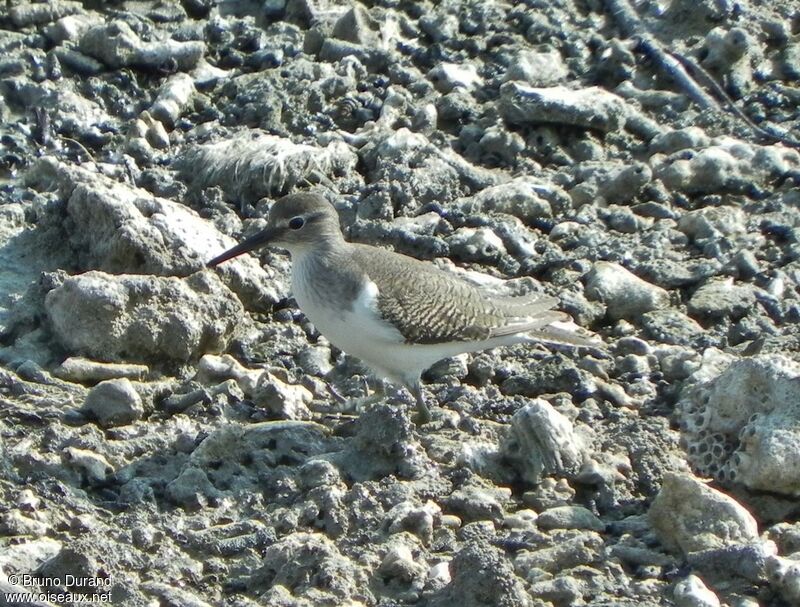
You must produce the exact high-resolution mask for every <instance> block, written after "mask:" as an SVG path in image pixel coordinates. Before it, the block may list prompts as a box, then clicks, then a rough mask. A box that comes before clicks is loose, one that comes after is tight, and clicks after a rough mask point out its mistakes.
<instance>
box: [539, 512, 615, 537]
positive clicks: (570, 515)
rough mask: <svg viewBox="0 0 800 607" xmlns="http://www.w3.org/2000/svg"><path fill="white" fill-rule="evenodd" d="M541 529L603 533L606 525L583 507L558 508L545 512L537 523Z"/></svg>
mask: <svg viewBox="0 0 800 607" xmlns="http://www.w3.org/2000/svg"><path fill="white" fill-rule="evenodd" d="M536 524H537V526H538V527H539V529H544V530H548V531H549V530H551V529H588V530H590V531H598V532H603V531H605V529H606V525H605V523H604V522H603V521H601V520H600V519H599V518H598V517H597V516H596V515H595V514H594V513H593V512H592V511H591V510H587V509H586V508H584V507H583V506H557V507H555V508H550V509H549V510H545V511H544V512H542V513H541V514H540V515H539V518H538V519H537V521H536Z"/></svg>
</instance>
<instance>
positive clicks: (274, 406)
mask: <svg viewBox="0 0 800 607" xmlns="http://www.w3.org/2000/svg"><path fill="white" fill-rule="evenodd" d="M312 399H313V396H312V394H311V392H310V391H309V390H308V389H307V388H305V387H303V386H301V385H299V384H289V383H286V382H283V381H281V380H280V379H278V378H277V377H276V376H275V375H273V374H272V373H269V372H266V373H264V374H263V375H262V376H261V379H260V380H259V382H258V388H257V390H256V392H255V394H254V396H253V400H254V401H255V403H256V405H257V406H259V407H262V408H264V409H266V410H267V411H269V412H271V413H273V414H275V415H276V416H277V417H279V418H280V419H311V411H309V409H308V404H309V403H310V402H311V400H312Z"/></svg>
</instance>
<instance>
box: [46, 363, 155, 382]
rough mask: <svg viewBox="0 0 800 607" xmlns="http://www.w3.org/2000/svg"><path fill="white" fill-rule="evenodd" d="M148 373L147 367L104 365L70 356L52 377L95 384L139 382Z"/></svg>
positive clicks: (117, 364)
mask: <svg viewBox="0 0 800 607" xmlns="http://www.w3.org/2000/svg"><path fill="white" fill-rule="evenodd" d="M149 372H150V369H149V367H147V365H134V364H122V363H104V362H100V361H97V360H89V359H88V358H82V357H80V356H71V357H70V358H67V359H66V360H65V361H64V362H62V363H61V364H60V365H59V366H58V367H56V369H55V370H54V371H53V375H55V376H56V377H59V378H61V379H63V380H66V381H71V382H79V383H84V384H96V383H99V382H101V381H105V380H108V379H120V378H126V379H132V380H134V381H139V380H142V379H144V378H145V377H146V376H147V374H148V373H149Z"/></svg>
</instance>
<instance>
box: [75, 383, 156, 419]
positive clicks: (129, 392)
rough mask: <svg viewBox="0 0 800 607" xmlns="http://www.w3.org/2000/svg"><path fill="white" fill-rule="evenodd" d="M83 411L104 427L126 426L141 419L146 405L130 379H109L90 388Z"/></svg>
mask: <svg viewBox="0 0 800 607" xmlns="http://www.w3.org/2000/svg"><path fill="white" fill-rule="evenodd" d="M83 411H84V412H85V413H88V414H89V415H91V416H93V417H94V418H95V419H96V420H97V423H98V424H100V426H102V427H103V428H112V427H114V426H124V425H126V424H130V423H133V422H135V421H136V420H138V419H140V418H141V417H142V415H143V414H144V406H143V405H142V398H141V397H140V396H139V393H138V392H136V390H134V389H133V385H132V384H131V382H130V380H129V379H126V378H122V379H109V380H107V381H103V382H100V383H99V384H97V385H96V386H95V387H94V388H92V389H91V390H89V394H88V395H87V396H86V401H85V402H84V403H83Z"/></svg>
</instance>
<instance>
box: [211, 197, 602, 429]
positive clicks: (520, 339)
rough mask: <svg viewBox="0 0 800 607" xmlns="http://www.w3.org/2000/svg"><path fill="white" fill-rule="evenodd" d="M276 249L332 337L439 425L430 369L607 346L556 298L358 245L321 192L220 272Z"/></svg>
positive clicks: (285, 212) (302, 299)
mask: <svg viewBox="0 0 800 607" xmlns="http://www.w3.org/2000/svg"><path fill="white" fill-rule="evenodd" d="M265 245H271V246H274V247H279V248H283V249H287V250H288V251H289V253H290V255H291V258H292V291H293V293H294V297H295V299H296V300H297V303H298V305H299V306H300V309H301V310H302V311H303V313H304V314H305V315H306V316H307V317H308V319H309V320H310V321H311V322H312V323H313V324H314V326H315V327H316V328H317V330H318V331H319V332H320V333H322V334H323V335H324V336H325V337H326V338H327V339H328V341H330V342H331V343H332V344H333V345H335V346H336V347H338V348H340V349H341V350H343V351H344V352H346V353H348V354H350V355H352V356H355V357H357V358H359V359H361V360H362V361H363V362H364V363H366V364H367V365H368V366H369V367H370V368H371V369H372V370H373V371H374V372H375V373H376V374H377V375H379V376H381V377H382V378H384V379H388V380H389V381H393V382H396V383H400V384H402V385H403V386H405V387H406V388H407V389H408V390H409V392H411V394H412V395H413V396H414V398H415V400H416V404H417V409H418V413H419V419H420V421H421V422H423V423H424V422H426V421H428V420H430V411H429V409H428V407H427V405H426V404H425V398H424V396H423V394H422V386H421V384H420V377H421V375H422V372H423V371H424V370H425V369H427V368H428V367H430V366H431V365H433V364H434V363H435V362H437V361H438V360H441V359H443V358H447V357H450V356H456V355H458V354H462V353H465V352H477V351H479V350H485V349H488V348H494V347H497V346H508V345H511V344H517V343H525V342H548V343H555V344H563V345H570V346H586V347H591V348H595V349H596V348H597V347H598V345H599V344H598V342H596V341H593V340H591V339H587V338H584V337H581V336H580V335H577V334H575V333H574V332H573V331H571V330H569V329H565V328H563V327H558V326H556V325H557V324H558V323H559V322H564V321H569V320H570V317H569V316H568V315H567V314H565V313H563V312H557V311H553V310H551V308H552V307H553V306H554V305H555V304H556V303H558V300H556V299H555V298H554V297H549V296H547V295H541V294H529V295H523V296H519V297H496V296H491V295H489V294H487V293H486V292H484V291H482V290H481V289H480V288H478V287H476V286H473V285H471V284H469V283H467V282H465V281H463V280H461V279H460V278H458V277H457V276H455V275H453V274H451V273H448V272H446V271H445V270H441V269H439V268H437V267H436V266H434V265H432V264H430V263H427V262H423V261H420V260H418V259H414V258H413V257H408V256H406V255H401V254H400V253H395V252H393V251H389V250H387V249H382V248H379V247H375V246H370V245H365V244H355V243H349V242H347V241H346V240H345V239H344V236H343V235H342V231H341V228H340V227H339V217H338V215H337V213H336V210H335V209H334V208H333V206H332V205H331V204H330V203H329V202H328V201H327V200H325V198H323V197H322V196H321V195H319V194H315V193H297V194H290V195H288V196H285V197H283V198H281V199H280V200H278V201H277V202H276V203H275V204H274V205H273V206H272V208H271V209H270V212H269V218H268V220H267V226H266V227H265V228H264V229H263V230H261V231H260V232H258V233H257V234H255V235H253V236H251V237H250V238H248V239H246V240H245V241H243V242H242V243H241V244H239V245H237V246H235V247H233V248H232V249H230V250H228V251H226V252H224V253H222V254H221V255H219V256H218V257H215V258H214V259H212V260H211V261H209V262H208V264H207V265H208V266H209V267H214V266H216V265H218V264H220V263H222V262H224V261H227V260H229V259H231V258H233V257H236V256H237V255H241V254H242V253H246V252H248V251H252V250H254V249H257V248H259V247H262V246H265Z"/></svg>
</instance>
